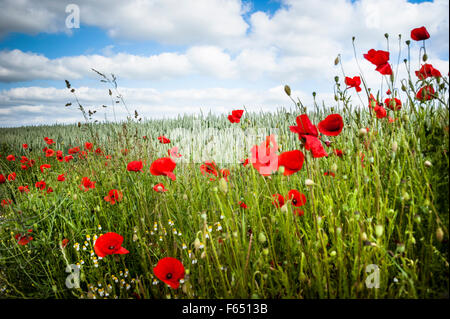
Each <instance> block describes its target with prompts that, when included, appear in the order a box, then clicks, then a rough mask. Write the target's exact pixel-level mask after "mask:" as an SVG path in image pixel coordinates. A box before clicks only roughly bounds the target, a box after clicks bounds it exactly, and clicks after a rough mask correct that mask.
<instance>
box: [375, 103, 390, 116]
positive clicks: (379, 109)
mask: <svg viewBox="0 0 450 319" xmlns="http://www.w3.org/2000/svg"><path fill="white" fill-rule="evenodd" d="M373 110H374V111H375V113H376V115H377V118H379V119H382V118H384V117H386V115H387V112H386V109H385V108H384V107H382V106H379V105H378V106H375V107H374V109H373Z"/></svg>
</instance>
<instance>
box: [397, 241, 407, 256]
mask: <svg viewBox="0 0 450 319" xmlns="http://www.w3.org/2000/svg"><path fill="white" fill-rule="evenodd" d="M397 252H398V253H400V254H402V253H404V252H405V244H403V243H398V244H397Z"/></svg>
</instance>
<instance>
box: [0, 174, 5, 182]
mask: <svg viewBox="0 0 450 319" xmlns="http://www.w3.org/2000/svg"><path fill="white" fill-rule="evenodd" d="M5 182H6V177H5V175H3V174H0V184H3V183H5Z"/></svg>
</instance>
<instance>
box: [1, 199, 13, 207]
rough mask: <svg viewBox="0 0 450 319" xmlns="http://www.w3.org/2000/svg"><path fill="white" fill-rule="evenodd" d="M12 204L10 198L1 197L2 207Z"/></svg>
mask: <svg viewBox="0 0 450 319" xmlns="http://www.w3.org/2000/svg"><path fill="white" fill-rule="evenodd" d="M11 204H12V200H10V199H2V204H1V205H2V207H5V206H9V205H11Z"/></svg>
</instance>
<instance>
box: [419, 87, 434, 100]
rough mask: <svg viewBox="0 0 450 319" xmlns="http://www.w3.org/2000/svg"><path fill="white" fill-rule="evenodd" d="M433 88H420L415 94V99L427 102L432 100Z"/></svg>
mask: <svg viewBox="0 0 450 319" xmlns="http://www.w3.org/2000/svg"><path fill="white" fill-rule="evenodd" d="M434 93H435V92H434V88H433V87H432V86H431V85H426V86H424V87H422V88H421V89H420V90H419V92H417V94H416V99H418V100H421V101H428V100H431V99H433V98H434V96H433V95H434Z"/></svg>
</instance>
